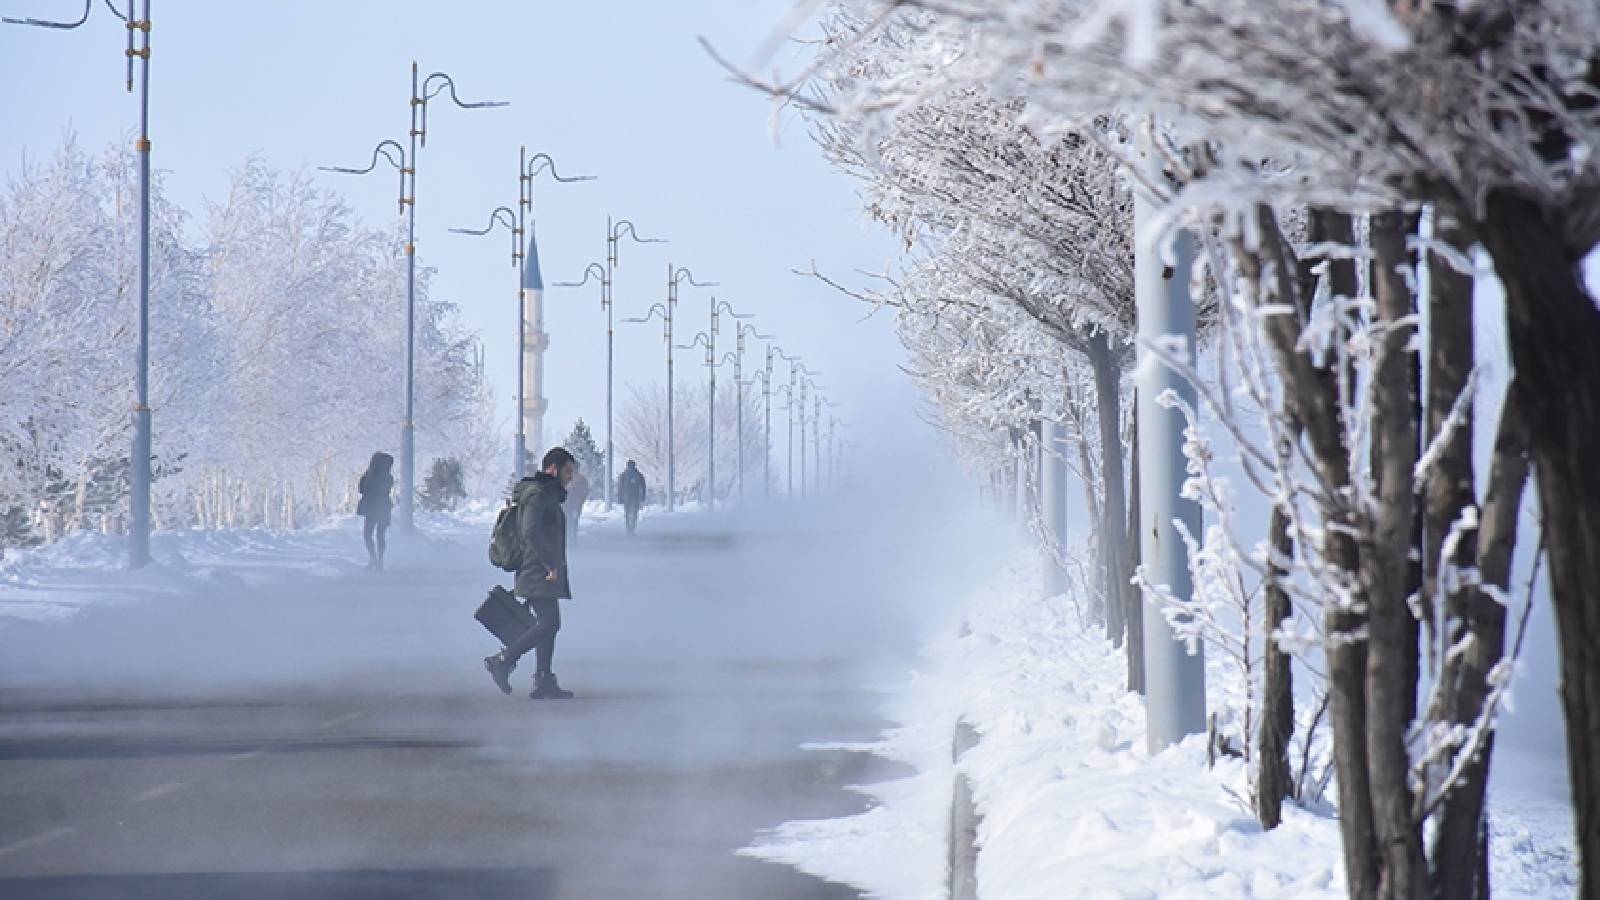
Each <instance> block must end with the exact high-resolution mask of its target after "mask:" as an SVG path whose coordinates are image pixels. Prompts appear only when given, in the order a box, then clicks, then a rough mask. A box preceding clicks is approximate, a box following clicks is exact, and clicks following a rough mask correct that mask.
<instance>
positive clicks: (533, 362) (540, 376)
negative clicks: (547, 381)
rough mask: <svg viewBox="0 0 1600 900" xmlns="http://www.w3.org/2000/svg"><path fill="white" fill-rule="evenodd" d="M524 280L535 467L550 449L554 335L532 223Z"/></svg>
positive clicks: (526, 389) (526, 419) (525, 415)
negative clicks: (549, 365) (548, 387)
mask: <svg viewBox="0 0 1600 900" xmlns="http://www.w3.org/2000/svg"><path fill="white" fill-rule="evenodd" d="M524 265H525V268H524V270H523V273H524V274H523V278H522V292H523V293H522V309H523V315H524V316H525V318H524V319H523V320H522V327H523V329H524V332H525V335H526V340H525V341H524V342H523V348H524V349H523V354H524V355H523V360H522V363H523V365H522V378H523V382H522V392H523V397H524V398H525V399H524V405H523V408H522V409H521V410H520V411H519V412H520V414H521V415H522V424H523V430H524V431H525V432H526V433H527V435H528V453H529V455H531V456H532V457H533V463H532V466H533V467H534V468H537V467H538V465H539V460H540V458H541V457H543V456H544V452H545V451H546V450H548V449H549V448H548V447H546V446H545V442H544V411H545V409H546V408H547V407H548V406H549V405H550V404H549V401H548V400H546V399H545V398H544V395H543V393H542V391H543V390H544V351H545V348H547V347H549V346H550V336H549V335H548V334H545V331H544V279H543V278H542V277H541V276H540V275H539V242H538V241H537V240H535V238H534V236H533V223H532V222H531V221H530V222H529V223H528V255H527V257H526V259H525V260H524Z"/></svg>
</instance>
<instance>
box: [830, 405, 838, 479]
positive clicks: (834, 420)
mask: <svg viewBox="0 0 1600 900" xmlns="http://www.w3.org/2000/svg"><path fill="white" fill-rule="evenodd" d="M838 427H839V417H838V416H829V417H828V488H829V490H832V489H833V488H835V487H837V486H838V484H839V468H838V467H839V457H838V456H837V450H836V445H835V444H834V442H833V432H834V429H836V428H838Z"/></svg>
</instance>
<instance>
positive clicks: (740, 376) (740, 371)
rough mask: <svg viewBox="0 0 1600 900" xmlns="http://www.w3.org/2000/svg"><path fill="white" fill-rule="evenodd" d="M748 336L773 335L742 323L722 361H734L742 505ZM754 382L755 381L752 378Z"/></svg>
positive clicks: (763, 337) (768, 338) (741, 498)
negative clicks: (745, 350)
mask: <svg viewBox="0 0 1600 900" xmlns="http://www.w3.org/2000/svg"><path fill="white" fill-rule="evenodd" d="M746 335H750V336H752V337H755V338H756V339H757V340H763V341H768V340H772V335H770V334H762V333H761V332H759V331H757V330H756V328H755V326H754V325H750V324H747V323H744V322H740V323H739V327H738V328H737V329H735V331H734V352H732V353H729V354H727V355H726V356H724V357H723V360H722V361H723V362H727V361H728V360H729V359H732V360H733V383H734V387H735V390H736V396H735V397H734V401H735V406H734V409H735V415H736V416H737V419H736V421H735V424H734V428H736V429H737V433H738V449H737V451H736V452H737V453H738V467H739V468H738V473H739V478H738V480H739V502H741V503H743V502H744V389H745V387H746V383H745V380H744V339H745V336H746ZM752 380H754V379H753V378H752Z"/></svg>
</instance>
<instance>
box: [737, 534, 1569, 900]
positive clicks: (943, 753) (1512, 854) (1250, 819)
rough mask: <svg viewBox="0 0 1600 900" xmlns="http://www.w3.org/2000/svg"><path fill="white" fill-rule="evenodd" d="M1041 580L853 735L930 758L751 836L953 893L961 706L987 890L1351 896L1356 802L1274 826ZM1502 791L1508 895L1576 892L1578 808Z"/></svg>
mask: <svg viewBox="0 0 1600 900" xmlns="http://www.w3.org/2000/svg"><path fill="white" fill-rule="evenodd" d="M1038 583H1039V581H1038V570H1037V568H1036V567H1035V566H1034V565H1032V564H1031V562H1029V561H1026V559H1025V560H1024V561H1019V562H1016V563H1014V564H1013V565H1012V566H1010V567H1009V568H1008V569H1007V570H1006V571H1005V572H1004V573H1002V575H1001V576H1000V577H999V578H998V579H996V581H995V583H993V584H992V585H990V586H989V587H987V588H985V589H983V590H982V591H980V592H979V593H978V594H977V595H975V596H974V597H972V598H971V602H969V604H968V605H967V610H968V612H967V616H966V618H965V623H964V627H963V629H962V632H963V633H961V634H960V635H959V636H957V635H953V634H952V635H949V636H947V637H945V638H942V639H939V640H936V641H934V642H932V643H931V644H930V645H928V646H927V648H926V651H925V655H926V660H925V668H924V671H921V672H919V673H917V674H915V675H914V677H913V678H912V680H911V682H910V683H909V684H908V685H906V686H905V687H904V688H903V689H902V690H901V691H900V692H899V693H898V695H897V696H896V698H895V701H894V703H893V705H892V706H891V708H890V709H888V710H887V711H886V712H887V714H888V717H889V718H890V719H892V720H893V721H896V722H899V723H902V724H901V725H900V727H897V728H895V729H893V730H891V731H889V732H887V733H886V734H885V736H884V737H883V739H882V740H881V741H879V742H877V743H873V744H867V745H852V746H853V748H854V749H862V750H868V751H870V752H872V753H875V754H878V755H881V756H884V757H887V758H889V759H893V760H896V761H900V762H904V763H908V764H910V765H911V766H912V767H914V768H915V769H916V770H917V773H918V774H916V775H915V776H913V777H910V778H908V779H904V780H901V781H896V782H890V783H888V784H880V785H872V786H870V787H863V788H860V789H859V790H861V791H862V792H863V793H864V794H866V795H867V796H869V797H871V798H873V799H874V800H875V801H877V802H876V805H875V806H874V808H872V809H871V810H870V811H868V812H866V813H864V814H862V815H860V816H855V817H851V818H847V819H834V820H815V821H804V822H790V823H787V824H785V825H782V826H780V827H778V828H776V829H774V830H773V831H771V832H770V833H768V834H766V835H764V836H763V838H762V839H761V840H760V841H759V842H758V843H757V844H756V845H755V846H754V847H751V848H749V849H747V850H746V851H744V852H746V853H748V854H750V855H752V856H756V857H758V858H763V859H770V860H774V861H781V862H786V863H788V864H790V865H793V866H795V867H797V868H799V869H801V870H803V871H806V872H810V873H813V874H816V875H820V876H823V877H828V878H835V879H839V880H843V881H846V882H848V883H851V884H854V885H856V886H858V887H860V888H862V889H864V890H866V891H868V892H869V893H870V894H871V895H872V896H876V897H886V898H910V897H918V898H936V897H937V898H942V897H944V896H945V870H946V853H947V844H946V841H947V830H948V827H949V822H950V801H951V790H952V784H953V779H954V778H955V775H956V773H957V766H956V765H954V764H952V762H951V760H950V754H951V738H952V733H953V729H954V725H955V722H956V721H957V720H958V718H960V719H965V720H966V721H968V722H970V723H971V724H973V725H974V726H975V727H976V729H977V731H978V733H979V735H980V738H981V739H980V741H979V743H978V745H977V746H976V747H975V748H974V749H972V750H971V751H969V752H968V753H967V754H965V755H964V756H963V757H962V759H961V761H960V763H959V771H960V772H962V773H965V774H966V775H967V776H968V777H969V779H970V780H971V782H972V784H973V789H974V794H975V799H976V803H977V808H978V812H979V813H980V814H981V816H982V822H981V824H980V827H979V831H978V846H979V848H980V850H979V855H978V867H977V875H978V886H979V892H980V896H982V897H987V898H1046V897H1048V898H1058V897H1095V898H1100V897H1118V898H1122V897H1127V898H1133V897H1230V898H1231V897H1282V898H1291V897H1292V898H1314V897H1327V898H1336V897H1343V896H1344V884H1343V871H1342V866H1341V863H1340V853H1339V831H1338V823H1337V821H1336V820H1335V819H1334V818H1332V817H1331V816H1330V815H1321V814H1316V813H1313V812H1308V811H1306V810H1303V809H1300V808H1298V807H1294V806H1286V808H1285V810H1284V823H1283V825H1282V826H1281V827H1279V828H1277V829H1275V830H1273V831H1270V832H1264V831H1263V830H1262V829H1261V827H1260V826H1259V825H1258V824H1257V823H1256V821H1255V818H1254V816H1253V815H1252V813H1251V811H1250V809H1249V807H1248V804H1247V803H1246V801H1245V798H1246V797H1247V796H1248V788H1247V781H1246V772H1245V770H1244V767H1243V765H1242V763H1240V762H1239V761H1236V760H1225V761H1221V762H1219V763H1218V764H1217V766H1216V768H1215V769H1208V768H1207V766H1206V752H1205V745H1204V739H1203V738H1202V737H1198V736H1197V737H1195V738H1191V739H1190V740H1189V741H1186V742H1185V743H1184V744H1183V745H1181V746H1179V747H1176V748H1172V749H1170V750H1167V751H1165V752H1163V753H1160V754H1158V755H1156V756H1154V757H1152V756H1150V755H1149V754H1148V753H1147V752H1146V750H1145V731H1144V729H1145V723H1144V711H1143V708H1142V706H1141V704H1140V701H1139V699H1138V698H1137V697H1136V696H1135V695H1132V694H1128V693H1126V692H1124V691H1123V690H1122V689H1121V685H1122V683H1123V679H1124V671H1123V666H1124V663H1123V660H1122V655H1121V653H1120V651H1114V650H1113V649H1112V648H1111V647H1110V645H1109V644H1108V643H1107V642H1106V641H1105V640H1104V637H1103V636H1102V635H1101V634H1099V633H1098V632H1097V630H1096V629H1094V628H1092V627H1091V626H1090V625H1089V624H1088V623H1086V622H1085V621H1083V620H1082V619H1080V615H1079V612H1078V611H1077V610H1076V609H1075V608H1074V607H1073V606H1072V604H1070V603H1069V602H1068V601H1067V599H1066V598H1065V597H1058V598H1054V599H1052V600H1040V599H1037V596H1036V595H1037V589H1036V587H1035V586H1036V585H1037V584H1038ZM1503 762H1504V763H1505V764H1513V765H1515V764H1518V763H1525V762H1526V760H1525V759H1517V758H1516V757H1512V758H1508V759H1506V760H1504V761H1503ZM1491 795H1492V803H1493V807H1492V821H1493V822H1494V830H1495V836H1496V843H1495V848H1494V862H1493V865H1494V869H1493V879H1494V884H1495V892H1496V895H1497V896H1501V897H1529V898H1535V897H1537V898H1541V900H1545V898H1553V897H1560V896H1571V895H1572V894H1573V893H1574V892H1575V888H1576V868H1575V866H1574V864H1573V859H1574V857H1573V855H1572V852H1571V837H1570V833H1569V830H1570V825H1569V824H1568V823H1569V822H1570V819H1563V816H1569V815H1570V812H1568V811H1566V810H1565V809H1564V808H1563V807H1562V806H1561V805H1560V804H1559V803H1557V802H1552V801H1550V800H1549V799H1548V798H1547V797H1543V796H1537V795H1535V794H1528V793H1524V792H1521V791H1519V790H1517V789H1515V788H1512V789H1502V787H1501V785H1500V783H1499V780H1497V782H1496V786H1495V790H1494V791H1492V792H1491Z"/></svg>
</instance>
